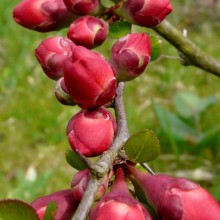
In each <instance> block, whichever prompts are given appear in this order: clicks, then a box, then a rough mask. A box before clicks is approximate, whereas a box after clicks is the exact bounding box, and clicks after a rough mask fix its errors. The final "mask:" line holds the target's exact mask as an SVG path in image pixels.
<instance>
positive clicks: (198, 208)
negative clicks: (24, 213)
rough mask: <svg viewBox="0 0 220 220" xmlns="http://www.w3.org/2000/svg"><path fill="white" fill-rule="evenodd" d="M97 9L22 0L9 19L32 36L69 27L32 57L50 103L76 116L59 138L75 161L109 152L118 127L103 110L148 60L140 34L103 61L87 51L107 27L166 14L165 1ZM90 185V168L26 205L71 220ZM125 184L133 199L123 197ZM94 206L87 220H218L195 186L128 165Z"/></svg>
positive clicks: (129, 1)
mask: <svg viewBox="0 0 220 220" xmlns="http://www.w3.org/2000/svg"><path fill="white" fill-rule="evenodd" d="M103 2H104V1H100V0H23V1H22V2H21V3H19V4H18V5H17V6H16V7H15V9H14V11H13V17H14V20H15V21H16V22H17V23H18V24H20V25H22V26H24V27H26V28H28V29H31V30H35V31H40V32H48V31H53V30H58V29H60V28H63V27H69V28H68V30H67V33H66V36H55V37H50V38H48V39H45V40H43V41H42V42H41V43H40V45H39V46H38V48H37V49H36V51H35V55H36V58H37V60H38V62H39V64H40V65H41V67H42V69H43V71H44V73H45V74H46V76H47V77H49V78H50V79H52V80H54V81H55V82H56V86H55V96H56V98H57V100H58V101H59V102H60V103H62V104H64V105H70V106H76V105H77V106H78V107H79V108H80V110H79V112H78V113H77V114H75V115H74V116H73V117H72V118H71V119H70V120H69V122H68V124H67V129H66V133H67V137H68V140H69V144H70V147H71V149H72V150H73V151H74V152H75V154H78V155H80V157H81V158H85V157H96V156H99V155H101V154H102V153H103V152H105V151H107V150H108V149H109V148H110V147H111V145H112V143H113V140H114V138H115V136H116V133H117V123H116V121H115V119H114V117H113V115H112V113H111V111H109V110H108V109H107V108H108V107H109V106H112V105H113V106H114V99H115V98H116V97H117V92H116V89H117V86H118V83H119V82H122V81H130V80H133V79H134V78H136V77H138V76H139V75H141V74H142V73H143V72H144V71H145V70H146V67H147V65H148V63H149V62H150V60H151V54H152V45H151V40H150V37H149V35H148V34H146V33H129V34H127V35H126V36H122V37H121V38H119V39H117V40H116V41H115V43H114V45H113V47H112V48H111V51H110V54H109V57H110V59H109V60H107V59H106V58H105V57H104V56H103V55H102V54H101V53H99V52H97V51H94V50H92V49H94V48H97V47H98V46H100V45H102V44H103V43H104V42H105V40H106V39H107V38H108V36H109V27H110V26H111V25H112V24H113V23H114V22H118V21H121V20H123V19H124V20H126V21H127V22H130V23H133V24H137V25H139V26H144V27H154V26H156V25H158V24H160V23H161V22H162V21H163V20H164V19H165V17H166V16H167V15H168V14H169V13H170V12H171V11H172V6H171V4H170V2H169V0H125V1H117V0H115V1H112V2H113V3H115V4H114V5H113V6H110V7H108V6H106V5H103ZM71 152H72V151H71ZM123 159H125V158H123ZM126 159H127V158H126ZM119 161H120V160H119ZM90 168H91V167H90ZM112 176H114V177H115V178H112ZM91 177H92V173H91V170H90V169H89V168H88V169H84V170H81V171H79V172H78V173H77V174H76V175H75V176H74V177H73V180H72V182H71V186H70V189H66V190H62V191H59V192H55V193H53V194H50V195H48V196H45V197H41V198H38V199H36V200H35V201H34V202H32V204H31V205H32V207H33V208H34V210H35V211H36V213H37V215H38V217H39V219H40V220H43V219H44V216H45V213H46V210H47V206H48V205H49V204H50V203H51V202H54V203H56V206H57V208H56V211H54V212H52V213H51V218H53V219H55V220H70V219H71V218H72V216H73V214H74V212H75V211H76V209H77V206H78V204H79V203H80V201H81V199H82V197H83V194H84V192H85V190H86V188H87V185H88V183H89V180H90V179H91ZM128 179H129V180H130V181H131V182H132V184H133V189H134V190H135V194H136V196H137V198H135V197H134V196H133V195H132V194H131V193H130V189H129V184H128ZM112 182H114V183H113V185H112V187H111V189H110V190H109V191H108V193H106V190H107V188H108V187H109V185H111V183H112ZM95 199H96V200H99V201H98V202H97V203H96V205H95V206H94V208H92V210H91V211H90V215H89V219H91V220H104V219H109V220H116V219H119V220H123V219H124V220H132V219H139V220H153V219H163V220H168V219H169V220H183V219H184V220H192V219H193V220H197V219H198V220H199V219H200V220H216V219H217V218H218V216H220V208H219V205H218V203H217V202H216V201H215V200H214V198H213V197H212V196H211V195H210V194H209V193H208V192H207V191H205V190H204V189H203V188H201V187H200V186H199V185H198V184H196V183H193V182H191V181H189V180H187V179H181V178H174V177H170V176H166V175H152V174H148V173H143V172H140V171H139V170H138V169H137V168H135V166H134V165H133V164H131V163H129V162H128V161H126V162H124V163H121V162H119V163H117V162H115V163H114V166H113V167H112V169H111V170H110V171H109V173H108V174H106V176H105V177H104V178H102V182H101V184H100V186H99V189H98V191H97V193H96V195H95ZM143 204H145V205H143ZM106 216H107V217H106Z"/></svg>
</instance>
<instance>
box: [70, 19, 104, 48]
mask: <svg viewBox="0 0 220 220" xmlns="http://www.w3.org/2000/svg"><path fill="white" fill-rule="evenodd" d="M107 35H108V26H107V24H106V23H105V22H104V21H103V20H101V19H99V18H96V17H93V16H89V15H87V16H82V17H80V18H78V19H76V20H75V21H74V22H73V23H72V24H71V26H70V28H69V30H68V33H67V36H68V38H69V39H70V40H72V41H73V42H74V43H75V44H77V45H81V46H84V47H87V48H90V49H92V48H94V47H96V46H99V45H100V44H102V43H103V42H104V41H105V39H106V37H107Z"/></svg>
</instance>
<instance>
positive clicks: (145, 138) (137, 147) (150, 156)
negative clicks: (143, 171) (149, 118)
mask: <svg viewBox="0 0 220 220" xmlns="http://www.w3.org/2000/svg"><path fill="white" fill-rule="evenodd" d="M124 149H125V152H126V154H127V156H128V158H129V160H131V161H132V162H136V163H147V162H149V161H152V160H154V159H155V158H156V157H157V156H158V155H159V154H160V143H159V140H158V138H157V136H156V135H155V134H154V132H153V131H151V130H144V131H141V132H138V133H137V134H134V135H132V136H131V137H130V138H129V139H128V140H127V141H126V143H125V144H124Z"/></svg>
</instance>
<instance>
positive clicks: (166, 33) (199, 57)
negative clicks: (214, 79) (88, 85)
mask: <svg viewBox="0 0 220 220" xmlns="http://www.w3.org/2000/svg"><path fill="white" fill-rule="evenodd" d="M153 29H154V30H155V31H156V32H157V33H158V34H160V35H161V36H162V37H164V38H165V39H166V40H167V41H168V42H169V43H171V44H172V45H173V46H175V47H176V49H177V50H178V51H180V52H181V53H182V54H183V55H184V57H181V58H183V65H184V64H185V63H186V65H193V66H196V67H198V68H200V69H203V70H205V71H207V72H209V73H212V74H214V75H216V76H218V77H220V62H218V61H217V60H216V59H214V58H213V57H212V56H210V55H209V54H207V53H205V52H203V51H202V50H201V49H200V48H199V47H198V46H196V45H195V44H194V43H193V42H192V41H191V40H189V39H188V38H187V37H185V36H184V35H183V34H182V33H181V31H179V30H177V29H176V28H175V27H173V26H172V25H171V24H170V22H169V21H167V20H164V21H163V22H162V23H161V24H159V25H158V26H156V27H154V28H153Z"/></svg>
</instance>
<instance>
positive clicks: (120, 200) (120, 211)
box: [89, 168, 152, 220]
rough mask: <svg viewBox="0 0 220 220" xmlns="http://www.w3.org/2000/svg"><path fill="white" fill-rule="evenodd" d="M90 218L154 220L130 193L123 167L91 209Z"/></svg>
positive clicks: (98, 219) (103, 219) (101, 219)
mask: <svg viewBox="0 0 220 220" xmlns="http://www.w3.org/2000/svg"><path fill="white" fill-rule="evenodd" d="M89 219H90V220H106V219H108V220H116V219H120V220H133V219H138V220H152V217H151V216H150V214H149V213H148V211H147V210H146V209H145V208H144V207H143V206H142V205H141V203H139V202H138V201H137V200H136V199H134V198H133V197H132V196H131V195H130V194H129V190H128V187H127V184H126V182H125V180H124V173H123V170H122V168H118V169H117V171H116V180H115V182H114V185H113V187H112V190H111V192H109V193H107V194H106V195H105V196H103V197H102V199H101V200H100V201H99V202H98V203H97V204H96V206H95V207H94V208H93V209H92V210H91V213H90V216H89Z"/></svg>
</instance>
